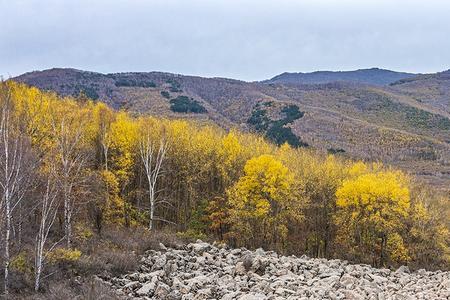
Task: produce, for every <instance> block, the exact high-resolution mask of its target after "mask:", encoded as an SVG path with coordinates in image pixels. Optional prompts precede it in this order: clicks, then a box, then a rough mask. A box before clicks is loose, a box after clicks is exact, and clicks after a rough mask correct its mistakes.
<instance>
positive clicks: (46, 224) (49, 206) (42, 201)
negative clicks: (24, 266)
mask: <svg viewBox="0 0 450 300" xmlns="http://www.w3.org/2000/svg"><path fill="white" fill-rule="evenodd" d="M41 172H43V173H44V177H45V178H44V180H43V181H44V183H43V186H44V187H43V192H42V195H39V197H38V204H37V213H38V215H39V230H38V232H37V234H36V238H35V255H34V274H35V279H34V290H35V291H36V292H37V291H38V290H39V288H40V286H41V280H42V273H43V271H44V266H45V259H46V257H47V254H48V253H49V252H51V251H52V250H53V248H54V247H55V246H56V245H57V244H58V243H59V241H57V242H55V243H53V245H51V246H50V247H48V248H47V241H48V238H49V233H50V230H51V229H52V227H53V224H54V223H55V220H56V216H57V213H58V207H59V202H58V199H57V196H58V186H57V183H56V180H55V175H56V172H55V168H54V167H53V166H49V167H47V170H41Z"/></svg>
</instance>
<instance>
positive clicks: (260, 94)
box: [13, 69, 450, 188]
mask: <svg viewBox="0 0 450 300" xmlns="http://www.w3.org/2000/svg"><path fill="white" fill-rule="evenodd" d="M437 77H438V78H437V79H436V78H434V77H433V78H432V79H430V78H429V77H428V76H418V77H414V78H411V80H409V81H408V80H404V81H402V82H397V83H396V84H394V85H391V86H384V87H382V86H376V85H368V84H360V83H355V82H353V83H349V82H334V83H327V84H309V85H290V84H266V83H258V82H256V83H250V82H244V81H239V80H232V79H224V78H202V77H196V76H183V75H176V74H170V73H161V72H149V73H116V74H100V73H93V72H85V71H80V70H74V69H51V70H45V71H40V72H31V73H26V74H24V75H21V76H18V77H16V78H14V79H13V80H16V81H20V82H24V83H27V84H29V85H33V86H36V87H39V88H41V89H44V90H53V91H55V92H57V93H59V94H61V95H73V96H77V95H79V94H80V92H83V93H84V94H86V95H88V96H90V97H91V98H93V99H98V100H101V101H104V102H106V103H108V104H109V105H111V106H112V107H115V108H117V109H126V110H129V111H132V112H135V113H149V114H155V115H163V116H167V117H183V118H195V119H198V120H200V121H213V122H215V123H217V124H219V125H220V126H223V127H225V128H230V127H239V128H241V129H244V130H254V131H258V132H261V133H262V134H264V135H266V136H267V137H268V138H269V139H271V140H273V141H274V142H277V143H282V142H284V141H286V142H289V143H290V144H291V145H294V146H302V145H303V146H304V145H309V146H312V147H314V148H317V149H320V150H323V151H328V152H332V153H340V155H346V156H351V157H355V158H362V159H371V160H382V161H384V162H387V163H391V164H395V165H397V166H399V167H402V168H404V169H407V170H410V171H411V172H413V173H415V174H417V175H419V176H421V177H422V178H424V179H426V180H428V181H430V182H432V183H434V184H436V186H439V187H444V188H445V187H448V186H450V119H449V117H450V113H449V112H448V111H446V110H443V109H441V102H442V101H444V102H442V103H444V104H445V100H442V101H441V100H436V101H435V100H432V101H431V100H430V99H434V97H436V99H441V98H442V99H447V101H448V99H449V98H445V95H447V94H445V93H444V94H443V95H444V96H442V97H441V98H439V97H438V95H440V94H439V93H436V95H435V96H433V97H430V98H426V95H427V92H426V91H427V88H428V87H429V88H430V89H431V90H433V91H434V90H435V87H434V86H435V85H439V86H440V90H442V91H446V88H450V81H446V79H445V78H446V77H445V74H440V75H437ZM445 87H446V88H445ZM430 95H431V94H430ZM419 96H420V97H419Z"/></svg>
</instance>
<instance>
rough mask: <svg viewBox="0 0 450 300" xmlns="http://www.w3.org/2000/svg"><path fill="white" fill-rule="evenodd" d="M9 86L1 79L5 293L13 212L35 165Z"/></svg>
mask: <svg viewBox="0 0 450 300" xmlns="http://www.w3.org/2000/svg"><path fill="white" fill-rule="evenodd" d="M14 105H15V103H14V101H13V99H12V97H11V89H10V87H9V86H8V85H6V84H4V83H3V82H0V197H1V198H0V213H1V215H2V220H1V222H0V223H4V224H1V225H0V228H2V229H3V230H2V233H3V240H4V292H5V294H6V295H7V294H8V283H9V265H10V259H11V252H10V250H11V234H12V229H13V228H12V226H13V214H14V211H15V210H16V209H17V208H18V207H20V206H21V204H22V202H23V200H24V196H25V194H26V192H27V191H28V187H29V185H30V182H31V181H32V174H33V172H34V167H35V162H36V161H35V158H34V157H33V153H32V151H31V148H30V144H29V141H28V139H27V137H26V136H25V135H24V133H23V132H22V127H21V122H20V120H19V119H18V118H17V115H15V113H14V112H15V111H14V109H15V107H14Z"/></svg>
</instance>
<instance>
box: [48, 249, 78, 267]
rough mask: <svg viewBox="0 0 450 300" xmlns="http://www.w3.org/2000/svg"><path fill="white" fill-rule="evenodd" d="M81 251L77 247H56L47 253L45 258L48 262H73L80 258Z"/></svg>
mask: <svg viewBox="0 0 450 300" xmlns="http://www.w3.org/2000/svg"><path fill="white" fill-rule="evenodd" d="M80 257H81V251H80V250H78V249H66V248H57V249H55V250H53V251H51V252H49V253H47V259H48V261H49V262H50V263H52V264H55V263H59V262H74V261H77V260H78V259H80Z"/></svg>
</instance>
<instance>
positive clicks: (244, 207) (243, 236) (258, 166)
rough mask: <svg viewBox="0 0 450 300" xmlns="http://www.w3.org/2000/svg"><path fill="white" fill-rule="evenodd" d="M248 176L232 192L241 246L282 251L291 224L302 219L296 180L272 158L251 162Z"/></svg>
mask: <svg viewBox="0 0 450 300" xmlns="http://www.w3.org/2000/svg"><path fill="white" fill-rule="evenodd" d="M244 172H245V175H244V176H242V177H241V178H240V179H239V181H238V182H237V183H236V184H235V185H234V186H233V187H232V188H230V189H229V190H228V198H229V202H230V205H231V211H230V215H231V218H232V221H233V230H234V231H235V233H236V234H239V239H240V242H244V243H247V244H250V245H251V246H253V247H261V246H275V247H277V248H278V249H281V248H283V246H284V243H285V241H286V238H287V228H288V223H289V221H290V220H294V219H297V220H298V219H300V218H301V216H302V215H301V203H300V201H299V199H298V197H297V192H296V190H295V185H294V177H293V175H292V174H291V173H290V172H289V170H288V168H287V167H285V166H284V165H283V164H282V163H281V162H280V161H279V160H277V159H275V158H274V157H273V156H271V155H261V156H259V157H255V158H252V159H250V160H249V161H247V163H246V164H245V168H244Z"/></svg>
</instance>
